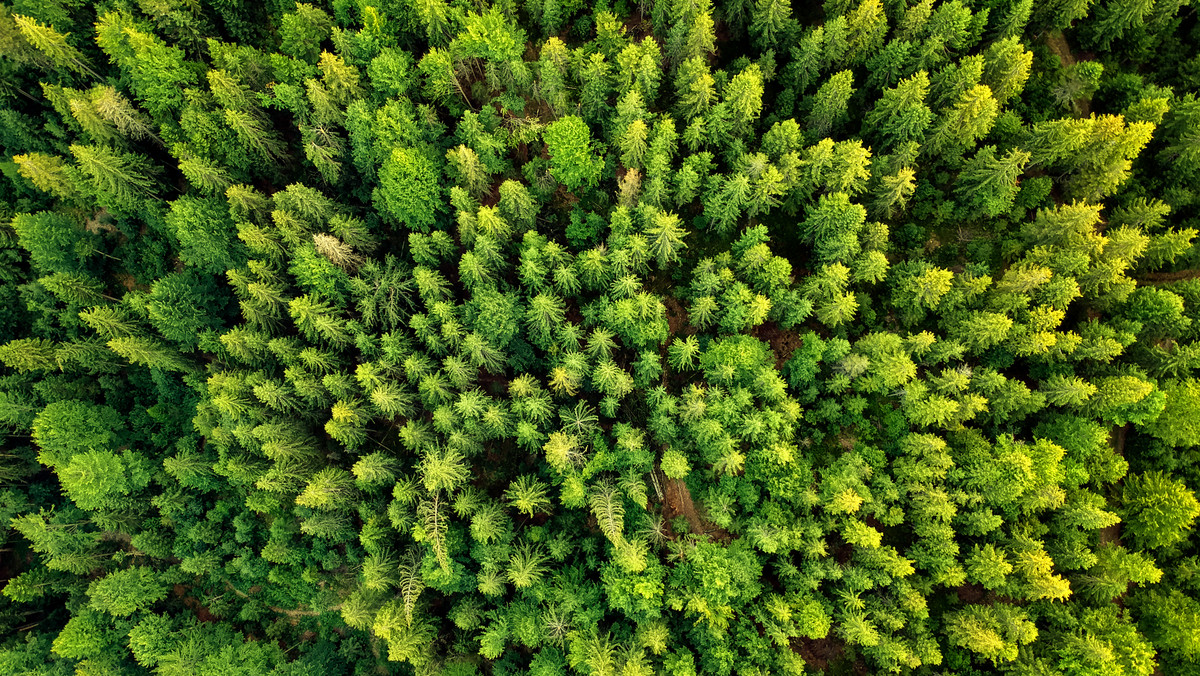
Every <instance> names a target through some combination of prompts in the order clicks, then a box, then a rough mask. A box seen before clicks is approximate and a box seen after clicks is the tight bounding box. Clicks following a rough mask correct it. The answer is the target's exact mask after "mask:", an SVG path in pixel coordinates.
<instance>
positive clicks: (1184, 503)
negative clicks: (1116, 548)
mask: <svg viewBox="0 0 1200 676" xmlns="http://www.w3.org/2000/svg"><path fill="white" fill-rule="evenodd" d="M1121 503H1122V505H1123V507H1124V510H1125V511H1124V515H1125V519H1124V520H1125V524H1126V526H1127V527H1128V528H1129V530H1130V532H1132V533H1133V535H1134V537H1135V538H1136V539H1137V542H1139V543H1141V544H1142V545H1143V546H1146V547H1151V548H1153V547H1163V546H1166V545H1170V544H1173V543H1175V542H1178V541H1180V540H1182V539H1183V538H1185V537H1187V532H1188V530H1189V529H1190V528H1191V525H1192V521H1194V520H1195V518H1196V516H1197V515H1200V502H1197V500H1196V496H1195V495H1193V494H1192V492H1191V491H1190V490H1188V488H1187V486H1185V485H1184V484H1183V483H1182V482H1180V481H1178V480H1176V479H1172V478H1171V477H1169V476H1167V475H1166V474H1163V473H1162V472H1147V473H1145V474H1142V475H1140V476H1136V475H1135V476H1129V477H1126V479H1125V487H1124V489H1123V490H1122V493H1121Z"/></svg>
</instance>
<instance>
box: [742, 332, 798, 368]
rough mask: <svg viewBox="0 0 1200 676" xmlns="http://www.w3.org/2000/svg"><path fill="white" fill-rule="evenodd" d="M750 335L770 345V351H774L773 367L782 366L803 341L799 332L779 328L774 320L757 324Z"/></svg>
mask: <svg viewBox="0 0 1200 676" xmlns="http://www.w3.org/2000/svg"><path fill="white" fill-rule="evenodd" d="M752 335H753V336H754V337H755V338H758V339H759V340H761V341H764V342H766V343H768V344H769V345H770V346H771V351H772V352H774V353H775V368H783V364H784V362H786V361H787V360H788V359H791V358H792V353H793V352H795V351H796V349H797V348H799V347H800V344H801V343H802V342H804V341H802V340H800V334H798V333H796V332H795V331H792V330H784V329H781V328H779V325H778V324H776V323H775V322H764V323H762V324H760V325H758V326H757V327H755V328H754V331H753V332H752Z"/></svg>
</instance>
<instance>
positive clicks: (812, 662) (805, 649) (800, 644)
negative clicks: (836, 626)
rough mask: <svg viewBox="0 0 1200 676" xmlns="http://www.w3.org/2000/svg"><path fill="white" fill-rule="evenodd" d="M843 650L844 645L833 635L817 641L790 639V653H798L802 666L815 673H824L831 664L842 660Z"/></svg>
mask: <svg viewBox="0 0 1200 676" xmlns="http://www.w3.org/2000/svg"><path fill="white" fill-rule="evenodd" d="M845 649H846V643H845V642H844V641H842V640H841V639H839V638H837V637H835V636H833V635H830V636H827V637H825V638H818V639H811V638H803V637H801V638H794V639H792V651H793V652H796V653H799V655H800V657H802V658H804V664H805V665H807V666H810V667H812V668H813V669H814V670H815V671H824V670H825V669H826V668H827V667H828V666H829V664H830V663H831V662H837V661H838V660H840V659H842V653H843V652H844V651H845ZM806 671H807V670H806Z"/></svg>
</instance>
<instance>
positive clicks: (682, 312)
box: [663, 296, 696, 336]
mask: <svg viewBox="0 0 1200 676" xmlns="http://www.w3.org/2000/svg"><path fill="white" fill-rule="evenodd" d="M663 305H665V306H666V308H667V326H669V327H670V331H671V335H672V336H680V335H690V334H692V333H695V332H696V330H695V329H694V328H692V327H690V326H688V313H687V309H686V308H684V307H683V303H681V302H679V299H678V298H676V297H674V296H664V297H663ZM689 329H690V330H689Z"/></svg>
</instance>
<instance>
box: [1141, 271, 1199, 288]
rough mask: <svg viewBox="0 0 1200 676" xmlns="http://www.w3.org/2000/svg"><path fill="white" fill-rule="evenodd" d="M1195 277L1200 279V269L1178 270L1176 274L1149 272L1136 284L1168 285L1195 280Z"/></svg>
mask: <svg viewBox="0 0 1200 676" xmlns="http://www.w3.org/2000/svg"><path fill="white" fill-rule="evenodd" d="M1197 277H1200V268H1192V269H1190V270H1179V271H1177V272H1149V273H1146V274H1145V275H1143V278H1142V279H1139V280H1138V284H1168V283H1170V282H1180V281H1183V280H1185V279H1195V278H1197Z"/></svg>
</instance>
